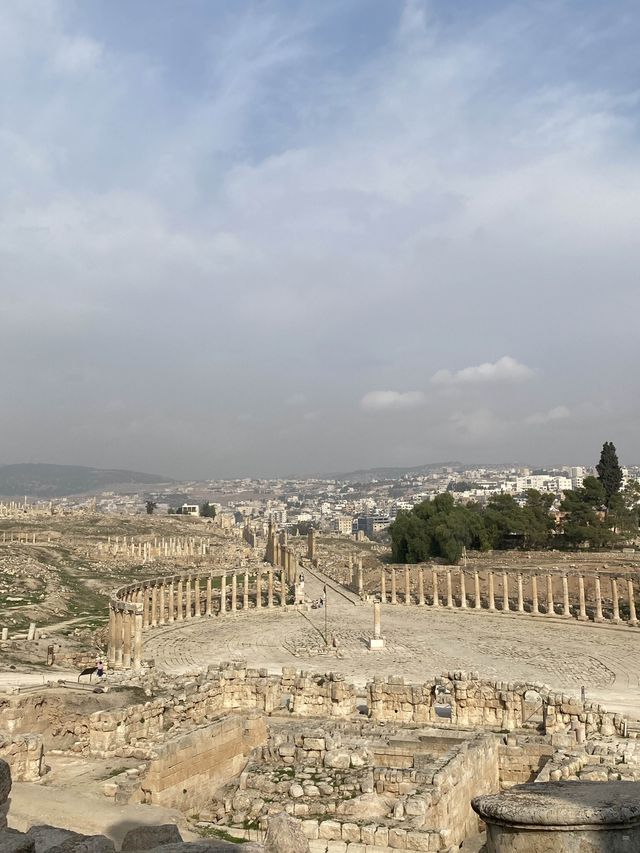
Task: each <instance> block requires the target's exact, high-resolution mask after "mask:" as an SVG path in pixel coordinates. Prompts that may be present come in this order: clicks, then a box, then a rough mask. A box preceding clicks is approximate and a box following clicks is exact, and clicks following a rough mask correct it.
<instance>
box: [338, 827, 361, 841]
mask: <svg viewBox="0 0 640 853" xmlns="http://www.w3.org/2000/svg"><path fill="white" fill-rule="evenodd" d="M342 840H343V841H349V842H351V841H357V842H359V841H360V827H359V826H358V824H357V823H343V824H342Z"/></svg>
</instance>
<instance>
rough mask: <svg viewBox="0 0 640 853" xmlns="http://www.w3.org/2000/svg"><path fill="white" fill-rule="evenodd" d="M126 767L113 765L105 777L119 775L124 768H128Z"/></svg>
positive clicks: (109, 777)
mask: <svg viewBox="0 0 640 853" xmlns="http://www.w3.org/2000/svg"><path fill="white" fill-rule="evenodd" d="M128 769H129V768H128V767H114V768H113V770H109V772H108V773H107V775H106V776H105V779H111V777H112V776H119V775H120V774H121V773H124V772H125V770H128Z"/></svg>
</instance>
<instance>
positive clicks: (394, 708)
mask: <svg viewBox="0 0 640 853" xmlns="http://www.w3.org/2000/svg"><path fill="white" fill-rule="evenodd" d="M367 691H368V694H369V714H370V716H371V718H372V719H374V720H377V721H379V722H384V721H394V722H404V723H434V722H437V721H438V720H440V721H442V719H443V716H444V715H445V713H446V714H448V715H450V719H451V724H452V725H455V726H463V727H469V728H488V729H493V730H500V731H513V730H514V729H521V728H525V729H526V728H532V729H540V730H542V731H544V732H545V733H546V734H553V733H558V734H570V735H571V736H572V737H573V738H574V739H575V740H576V741H578V742H579V741H581V740H584V739H585V738H586V737H590V736H592V735H594V734H600V735H605V736H607V735H614V734H618V735H624V734H625V733H626V725H627V724H626V720H625V718H624V717H623V716H622V715H619V714H611V713H609V712H607V710H606V709H605V708H603V707H602V706H601V705H599V704H598V703H596V702H582V701H580V700H579V699H576V698H574V697H572V696H567V695H565V694H562V693H557V692H556V691H553V690H550V689H549V688H548V687H546V686H545V685H543V684H537V683H536V684H529V683H517V682H505V681H489V680H484V679H480V678H479V677H478V675H477V674H475V673H471V674H467V673H466V672H462V671H460V672H452V673H449V674H448V676H446V677H445V676H442V677H438V678H435V679H433V680H432V681H427V682H424V683H423V684H417V685H416V684H405V682H404V679H402V678H399V677H395V676H394V677H389V678H388V679H387V680H386V681H384V680H383V679H382V678H376V679H374V681H372V682H370V683H369V684H368V685H367Z"/></svg>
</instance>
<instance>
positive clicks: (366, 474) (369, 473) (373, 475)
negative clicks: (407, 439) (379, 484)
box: [325, 462, 461, 483]
mask: <svg viewBox="0 0 640 853" xmlns="http://www.w3.org/2000/svg"><path fill="white" fill-rule="evenodd" d="M460 467H461V463H460V462H431V463H429V464H428V465H413V466H411V467H409V468H366V469H362V470H360V471H349V472H348V473H346V474H329V475H325V476H328V477H331V478H333V479H336V480H346V481H347V482H350V483H370V482H371V481H372V480H396V479H397V478H398V477H404V476H405V474H429V473H430V472H431V471H434V470H436V469H437V468H453V469H454V470H455V469H456V468H460Z"/></svg>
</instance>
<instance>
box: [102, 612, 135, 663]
mask: <svg viewBox="0 0 640 853" xmlns="http://www.w3.org/2000/svg"><path fill="white" fill-rule="evenodd" d="M108 661H109V667H110V668H111V669H129V668H130V667H131V666H133V668H134V669H140V667H141V665H142V606H141V605H139V604H135V605H132V604H123V603H121V602H118V601H112V602H111V605H110V607H109V653H108Z"/></svg>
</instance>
